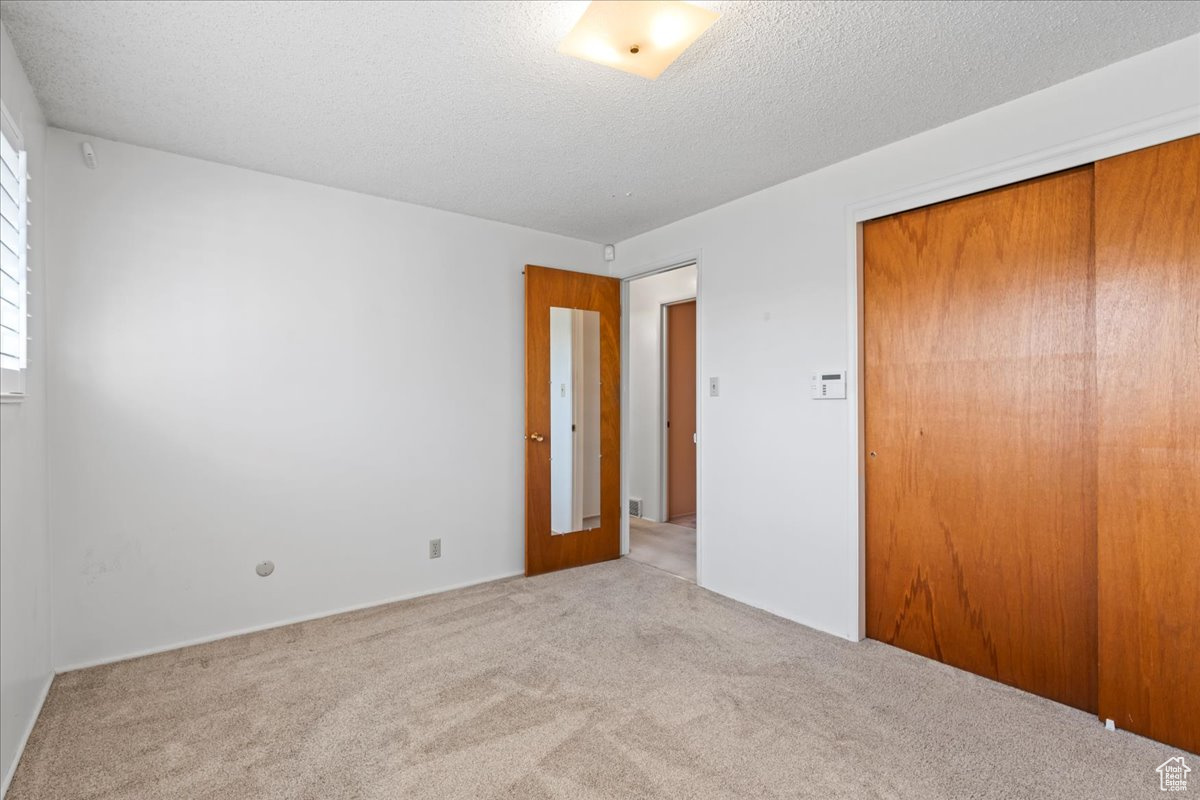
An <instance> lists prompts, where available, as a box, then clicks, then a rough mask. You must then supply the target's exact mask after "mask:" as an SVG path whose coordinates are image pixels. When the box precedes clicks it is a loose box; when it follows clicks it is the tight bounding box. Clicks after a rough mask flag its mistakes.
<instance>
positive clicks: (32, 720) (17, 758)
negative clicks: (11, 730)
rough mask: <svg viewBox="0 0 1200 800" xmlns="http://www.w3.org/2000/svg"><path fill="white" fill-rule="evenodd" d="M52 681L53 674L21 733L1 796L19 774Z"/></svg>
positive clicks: (0, 788) (6, 791)
mask: <svg viewBox="0 0 1200 800" xmlns="http://www.w3.org/2000/svg"><path fill="white" fill-rule="evenodd" d="M52 683H54V675H53V674H51V675H50V676H48V677H47V678H46V685H45V686H43V687H42V693H41V696H40V697H38V701H37V706H36V707H35V708H34V709H33V713H32V714H30V715H29V722H27V723H26V724H25V732H24V733H22V734H21V741H20V743H18V744H17V752H16V753H15V754H14V755H13V761H12V763H11V764H9V765H8V770H7V771H6V772H5V773H4V783H0V798H3V797H4V795H6V794H8V785H9V784H10V783H12V779H13V775H16V774H17V765H18V764H20V763H21V755H22V754H23V753H24V752H25V745H27V744H28V743H29V735H30V734H31V733H33V726H34V725H36V724H37V721H38V717H40V716H41V714H42V706H43V705H45V704H46V695H48V694H50V684H52Z"/></svg>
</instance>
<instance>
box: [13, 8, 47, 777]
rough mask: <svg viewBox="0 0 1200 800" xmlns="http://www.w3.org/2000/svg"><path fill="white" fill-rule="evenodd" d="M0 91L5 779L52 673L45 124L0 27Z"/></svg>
mask: <svg viewBox="0 0 1200 800" xmlns="http://www.w3.org/2000/svg"><path fill="white" fill-rule="evenodd" d="M0 97H2V98H3V100H4V105H5V106H7V108H8V111H9V113H10V114H12V116H13V119H14V121H15V122H16V123H17V125H18V126H19V127H20V129H21V135H22V136H23V137H24V139H25V149H26V150H27V151H28V159H27V167H28V170H29V175H30V176H31V180H30V182H29V197H30V198H31V200H32V201H33V202H32V203H31V204H30V206H29V221H30V222H31V223H32V224H31V226H30V228H29V243H30V244H31V245H32V248H33V249H32V250H31V251H30V253H29V266H30V267H31V268H32V269H33V272H31V273H30V274H29V291H30V292H31V296H30V298H29V300H30V308H29V312H30V313H31V314H32V315H33V318H32V319H30V320H29V324H30V327H29V335H30V337H31V339H32V341H30V343H29V368H28V371H27V372H26V384H25V389H26V397H25V399H24V400H22V401H21V402H20V403H5V404H3V405H0V774H2V775H3V784H2V786H0V792H3V791H4V789H6V788H7V787H8V782H9V780H10V779H11V778H12V773H13V770H14V769H15V768H16V760H17V756H18V754H19V751H20V749H21V748H22V747H24V744H25V737H26V735H27V734H28V731H29V729H30V728H31V727H32V724H33V720H34V719H35V718H36V715H37V712H38V710H39V709H40V708H41V703H42V699H43V697H44V696H45V692H46V689H47V688H48V687H49V682H50V679H51V678H52V677H53V672H52V670H51V668H50V664H51V659H50V561H49V559H50V540H49V536H48V534H47V530H48V529H47V522H46V368H45V365H46V357H45V353H46V350H45V341H46V337H45V330H46V326H45V320H46V314H45V308H46V303H45V292H44V288H45V270H44V269H43V268H42V267H43V264H45V263H46V259H45V258H44V255H45V241H46V239H45V236H44V234H43V230H44V227H45V226H44V224H43V223H44V220H45V217H44V210H45V208H46V191H45V188H44V187H45V170H44V169H43V162H44V159H43V151H44V147H45V140H46V122H45V120H44V119H43V118H42V112H41V109H40V108H38V103H37V99H36V98H35V97H34V95H33V89H32V87H30V85H29V81H28V80H27V79H26V77H25V72H24V70H23V69H22V68H21V64H20V62H19V61H18V60H17V56H16V53H15V51H14V50H13V46H12V42H11V41H9V38H8V29H7V28H4V27H3V26H2V25H0Z"/></svg>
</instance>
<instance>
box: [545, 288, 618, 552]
mask: <svg viewBox="0 0 1200 800" xmlns="http://www.w3.org/2000/svg"><path fill="white" fill-rule="evenodd" d="M551 306H557V307H559V308H578V309H582V310H584V311H597V312H599V314H600V454H601V458H600V527H599V528H594V529H592V530H588V531H578V532H575V533H568V534H564V535H561V536H554V535H553V534H551V533H550V444H551V439H550V436H551V434H550V392H549V385H550V307H551ZM534 432H537V433H540V434H541V435H542V437H543V441H540V442H539V441H535V440H534V439H532V438H528V437H529V434H532V433H534ZM525 433H526V437H527V438H526V440H525V574H526V575H538V574H540V573H543V572H552V571H554V570H559V569H566V568H568V567H578V566H582V565H584V564H594V563H596V562H598V561H607V560H609V559H613V558H620V557H621V282H620V281H619V280H617V279H616V278H606V277H603V276H600V275H589V274H586V273H582V272H569V271H567V270H560V269H551V268H549V267H535V266H527V267H525Z"/></svg>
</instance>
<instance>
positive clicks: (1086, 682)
mask: <svg viewBox="0 0 1200 800" xmlns="http://www.w3.org/2000/svg"><path fill="white" fill-rule="evenodd" d="M863 238H864V251H863V252H864V276H863V277H864V337H863V341H864V366H865V380H864V392H865V397H864V399H865V412H866V449H867V450H868V455H867V457H866V464H867V467H866V469H867V508H866V515H867V534H866V539H867V542H866V547H867V551H866V561H867V568H866V569H867V592H866V594H867V598H866V600H867V635H868V636H870V637H871V638H873V639H878V640H881V641H884V642H888V643H891V644H894V645H896V646H898V647H902V648H904V649H906V650H910V651H912V652H915V653H920V654H922V655H925V656H928V657H930V658H934V659H937V660H939V661H943V662H945V663H947V664H952V665H954V666H956V667H960V668H962V669H966V670H970V671H972V672H975V673H978V674H980V675H984V676H987V677H990V678H993V679H995V680H998V681H1002V682H1004V683H1007V684H1010V685H1013V686H1017V687H1020V688H1022V689H1025V690H1027V691H1030V692H1033V693H1035V694H1038V695H1042V696H1044V697H1049V698H1051V699H1054V700H1058V701H1060V702H1063V703H1067V704H1069V705H1072V706H1075V707H1078V708H1082V709H1088V710H1094V709H1095V708H1096V611H1095V608H1096V549H1095V548H1096V543H1095V514H1096V463H1095V453H1096V444H1095V377H1094V376H1095V363H1094V348H1095V336H1094V307H1093V303H1094V285H1093V279H1094V276H1093V270H1092V260H1091V256H1092V173H1091V168H1090V167H1088V168H1083V169H1079V170H1072V171H1070V172H1066V173H1059V174H1056V175H1052V176H1047V177H1045V178H1040V179H1037V180H1033V181H1028V182H1025V183H1021V184H1016V185H1013V186H1007V187H1004V188H1001V189H997V190H994V191H990V192H986V193H983V194H978V195H972V196H970V197H965V198H962V199H958V200H954V201H950V202H947V203H942V204H939V205H936V206H930V207H927V208H921V209H916V210H914V211H909V212H905V213H902V214H898V215H895V216H891V217H887V218H884V219H879V220H874V221H871V222H869V223H867V224H865V225H864V229H863ZM872 452H873V453H874V454H875V455H873V456H872V455H871V453H872Z"/></svg>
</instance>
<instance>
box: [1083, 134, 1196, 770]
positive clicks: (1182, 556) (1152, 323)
mask: <svg viewBox="0 0 1200 800" xmlns="http://www.w3.org/2000/svg"><path fill="white" fill-rule="evenodd" d="M1095 172H1096V290H1097V305H1096V310H1097V385H1098V390H1099V396H1098V400H1099V489H1100V491H1099V514H1098V535H1099V571H1100V589H1099V623H1100V639H1099V648H1100V707H1099V713H1100V717H1101V718H1103V719H1112V720H1114V721H1115V723H1116V725H1117V727H1119V728H1123V729H1126V730H1130V731H1134V732H1136V733H1140V734H1142V735H1145V736H1149V737H1151V738H1153V739H1158V740H1159V741H1163V742H1167V743H1169V744H1173V745H1176V746H1179V747H1182V748H1185V749H1187V750H1190V751H1192V752H1200V198H1198V196H1197V195H1198V192H1200V137H1197V136H1192V137H1189V138H1187V139H1181V140H1178V141H1174V142H1169V143H1167V144H1163V145H1159V146H1157V147H1152V148H1148V149H1145V150H1139V151H1137V152H1134V153H1129V154H1126V155H1123V156H1118V157H1116V158H1111V159H1107V160H1105V161H1100V162H1097V164H1096V166H1095Z"/></svg>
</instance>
